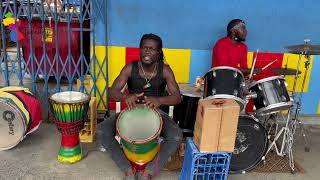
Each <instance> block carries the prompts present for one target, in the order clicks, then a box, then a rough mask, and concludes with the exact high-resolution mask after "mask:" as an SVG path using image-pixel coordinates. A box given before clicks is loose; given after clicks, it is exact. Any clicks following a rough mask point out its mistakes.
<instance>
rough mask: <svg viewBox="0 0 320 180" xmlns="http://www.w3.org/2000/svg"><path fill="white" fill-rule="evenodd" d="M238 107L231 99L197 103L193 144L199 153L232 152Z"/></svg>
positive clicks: (208, 100)
mask: <svg viewBox="0 0 320 180" xmlns="http://www.w3.org/2000/svg"><path fill="white" fill-rule="evenodd" d="M239 112H240V106H239V104H238V103H237V102H236V101H234V100H231V99H201V100H200V101H199V105H198V110H197V116H196V122H195V128H194V143H195V144H196V145H197V147H198V148H199V151H200V152H217V151H222V152H233V149H234V144H235V137H236V132H237V125H238V119H239Z"/></svg>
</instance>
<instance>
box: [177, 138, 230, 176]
mask: <svg viewBox="0 0 320 180" xmlns="http://www.w3.org/2000/svg"><path fill="white" fill-rule="evenodd" d="M185 146H186V147H185V152H184V161H183V166H182V170H181V173H180V180H193V179H194V180H213V179H214V180H226V179H227V176H228V172H229V166H230V159H231V154H230V153H226V152H213V153H202V152H199V150H198V148H197V147H196V146H195V144H194V143H193V140H192V138H187V141H186V145H185Z"/></svg>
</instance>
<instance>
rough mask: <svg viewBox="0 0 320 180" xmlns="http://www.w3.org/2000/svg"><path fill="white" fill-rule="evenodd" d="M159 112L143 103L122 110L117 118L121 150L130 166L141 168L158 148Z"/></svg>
mask: <svg viewBox="0 0 320 180" xmlns="http://www.w3.org/2000/svg"><path fill="white" fill-rule="evenodd" d="M162 123H163V122H162V118H161V116H160V114H159V113H158V112H157V111H156V110H154V109H151V108H148V107H147V106H144V105H139V106H138V107H136V108H134V109H131V110H128V109H125V110H123V111H122V112H121V113H120V115H119V116H118V119H117V124H116V129H117V133H118V135H119V137H120V138H121V140H120V143H121V145H122V149H123V152H124V154H125V156H126V157H127V159H128V160H129V161H130V162H131V164H132V166H133V167H134V168H135V169H137V170H143V169H144V168H145V166H146V165H147V163H148V162H150V161H152V160H153V159H154V158H155V156H156V155H157V153H158V152H159V150H160V144H159V141H158V137H159V135H160V133H161V130H162Z"/></svg>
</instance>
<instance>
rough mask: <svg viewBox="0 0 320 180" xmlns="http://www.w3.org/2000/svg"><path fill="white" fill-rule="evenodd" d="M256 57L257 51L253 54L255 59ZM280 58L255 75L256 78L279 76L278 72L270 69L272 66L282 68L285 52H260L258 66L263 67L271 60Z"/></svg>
mask: <svg viewBox="0 0 320 180" xmlns="http://www.w3.org/2000/svg"><path fill="white" fill-rule="evenodd" d="M255 57H256V53H254V54H253V59H254V58H255ZM276 59H277V60H278V61H276V62H275V63H273V64H272V65H271V66H269V67H268V68H267V69H265V70H264V71H262V73H261V74H259V75H257V76H255V77H254V79H255V80H259V79H263V78H266V77H270V76H277V74H274V73H272V72H271V71H270V70H271V69H272V68H282V60H283V54H282V53H263V52H262V53H258V57H257V62H256V67H259V68H263V67H264V66H266V65H267V64H269V63H270V62H272V61H274V60H276ZM252 63H253V62H252Z"/></svg>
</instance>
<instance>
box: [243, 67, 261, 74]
mask: <svg viewBox="0 0 320 180" xmlns="http://www.w3.org/2000/svg"><path fill="white" fill-rule="evenodd" d="M240 71H241V72H242V73H243V74H244V75H248V74H250V73H251V69H240ZM261 71H262V68H254V70H253V73H259V72H261Z"/></svg>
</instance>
